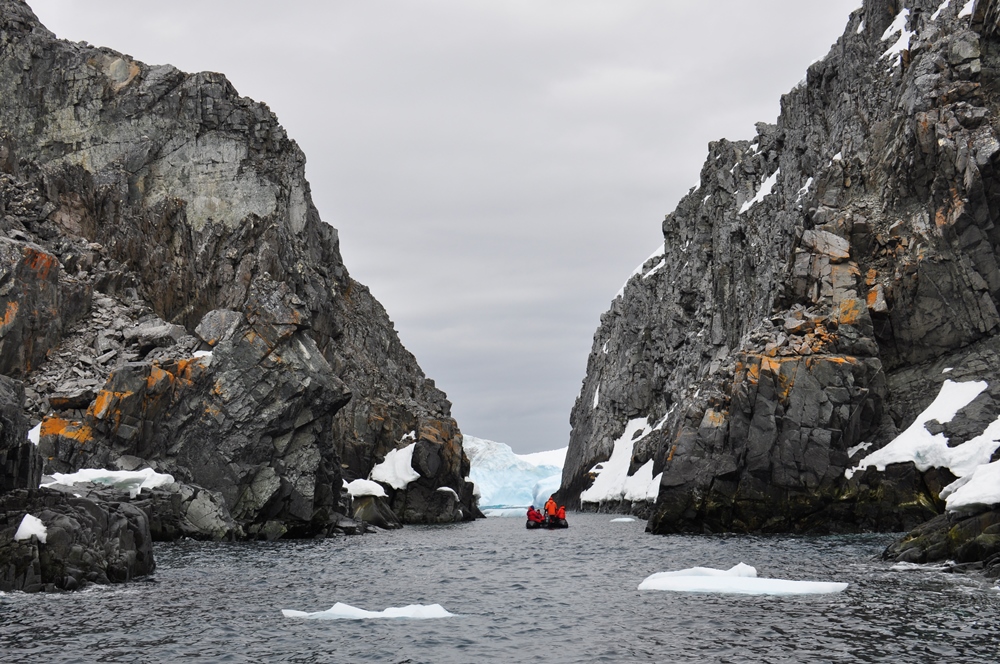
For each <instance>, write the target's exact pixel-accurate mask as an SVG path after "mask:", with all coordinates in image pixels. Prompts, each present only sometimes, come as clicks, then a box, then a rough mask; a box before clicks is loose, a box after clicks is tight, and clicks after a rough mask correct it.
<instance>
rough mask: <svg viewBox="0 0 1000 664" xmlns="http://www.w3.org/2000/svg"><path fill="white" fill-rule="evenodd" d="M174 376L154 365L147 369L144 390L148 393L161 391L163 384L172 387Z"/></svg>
mask: <svg viewBox="0 0 1000 664" xmlns="http://www.w3.org/2000/svg"><path fill="white" fill-rule="evenodd" d="M173 382H174V375H173V374H172V373H170V372H169V371H164V370H163V369H161V368H160V367H158V366H156V365H155V364H154V365H153V366H151V367H150V368H149V375H148V376H146V390H148V391H150V392H157V391H162V385H163V383H167V385H168V386H169V385H172V384H173Z"/></svg>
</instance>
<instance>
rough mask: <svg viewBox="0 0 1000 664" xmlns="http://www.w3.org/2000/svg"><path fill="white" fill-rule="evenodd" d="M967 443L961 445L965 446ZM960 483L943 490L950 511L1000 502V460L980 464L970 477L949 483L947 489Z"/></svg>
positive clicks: (975, 508)
mask: <svg viewBox="0 0 1000 664" xmlns="http://www.w3.org/2000/svg"><path fill="white" fill-rule="evenodd" d="M991 426H992V425H991ZM969 442H972V441H969ZM968 444H969V443H966V444H965V445H968ZM965 445H960V446H959V447H965ZM963 479H964V481H963ZM959 483H961V486H958V487H957V488H955V489H954V490H953V491H950V492H948V493H947V494H946V493H945V492H944V491H942V492H941V495H942V496H943V497H945V498H946V500H945V505H946V506H947V509H948V511H950V512H966V511H975V510H978V509H980V508H982V507H987V506H989V505H997V504H1000V461H994V462H993V463H987V464H983V465H981V466H979V467H978V468H976V469H975V470H974V471H973V472H972V475H970V476H969V477H968V478H960V479H959V480H958V482H953V483H952V484H949V485H948V486H947V487H945V489H949V488H951V487H953V486H954V485H956V484H959Z"/></svg>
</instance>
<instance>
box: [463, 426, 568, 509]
mask: <svg viewBox="0 0 1000 664" xmlns="http://www.w3.org/2000/svg"><path fill="white" fill-rule="evenodd" d="M462 445H463V447H464V448H465V453H466V454H467V455H468V456H469V462H470V465H471V468H470V470H469V476H470V477H471V478H472V481H473V482H475V484H476V488H477V489H478V490H479V493H480V499H479V504H480V506H481V507H522V506H523V507H527V506H528V505H541V504H542V503H543V502H545V499H546V498H548V497H549V495H551V494H552V493H554V492H555V491H556V490H557V489H558V488H559V484H560V482H561V481H562V466H563V462H564V461H565V459H566V448H565V447H564V448H562V449H558V450H551V451H547V452H536V453H534V454H514V451H513V450H512V449H511V448H510V446H509V445H506V444H504V443H498V442H496V441H492V440H485V439H483V438H476V437H475V436H465V437H464V440H463V443H462ZM553 483H554V485H555V486H554V488H552V489H551V490H549V487H552V485H553ZM540 491H548V493H545V495H544V497H541V498H540V499H539V493H540Z"/></svg>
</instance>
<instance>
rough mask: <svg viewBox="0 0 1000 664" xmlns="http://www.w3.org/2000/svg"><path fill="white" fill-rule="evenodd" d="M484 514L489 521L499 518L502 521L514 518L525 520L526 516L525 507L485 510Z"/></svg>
mask: <svg viewBox="0 0 1000 664" xmlns="http://www.w3.org/2000/svg"><path fill="white" fill-rule="evenodd" d="M483 514H485V515H486V518H487V519H490V518H494V517H499V518H502V519H513V518H514V517H518V518H521V519H523V518H525V516H526V514H525V511H524V508H523V507H496V508H494V509H485V510H483Z"/></svg>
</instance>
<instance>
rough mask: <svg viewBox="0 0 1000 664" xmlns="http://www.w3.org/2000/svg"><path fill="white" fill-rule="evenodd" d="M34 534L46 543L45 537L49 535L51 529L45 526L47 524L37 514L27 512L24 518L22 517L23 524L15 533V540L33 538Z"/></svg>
mask: <svg viewBox="0 0 1000 664" xmlns="http://www.w3.org/2000/svg"><path fill="white" fill-rule="evenodd" d="M32 535H34V536H35V537H37V538H38V541H39V542H41V543H42V544H45V538H46V537H48V535H49V529H48V528H46V527H45V524H44V523H42V520H41V519H39V518H38V517H37V516H32V515H30V514H25V515H24V518H23V519H21V525H19V526H18V527H17V532H16V533H14V541H15V542H20V541H21V540H26V539H31V536H32Z"/></svg>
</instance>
